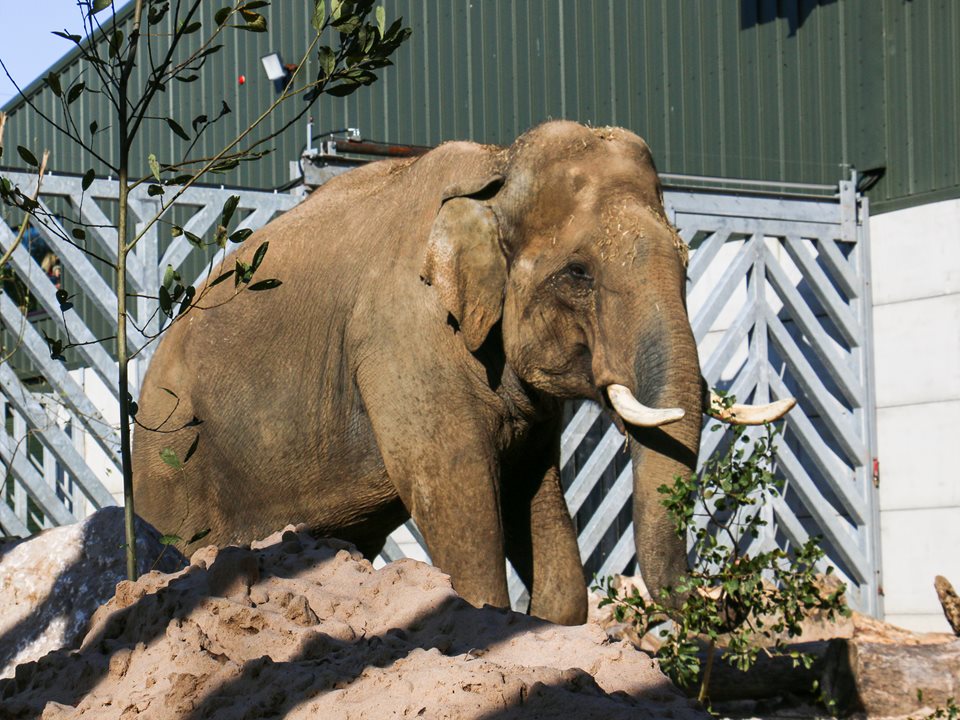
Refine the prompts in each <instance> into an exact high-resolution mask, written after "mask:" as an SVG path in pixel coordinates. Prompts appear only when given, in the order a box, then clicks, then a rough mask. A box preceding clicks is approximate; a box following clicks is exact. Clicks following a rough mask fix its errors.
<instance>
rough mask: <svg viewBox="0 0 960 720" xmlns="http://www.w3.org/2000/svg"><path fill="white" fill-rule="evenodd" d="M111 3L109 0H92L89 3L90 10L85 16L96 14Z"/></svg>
mask: <svg viewBox="0 0 960 720" xmlns="http://www.w3.org/2000/svg"><path fill="white" fill-rule="evenodd" d="M112 4H113V3H112V2H111V0H93V2H92V3H90V10H89V11H88V12H87V16H88V17H89V16H90V15H96V14H97V13H98V12H100V11H101V10H106V9H107V8H108V7H110V6H111V5H112Z"/></svg>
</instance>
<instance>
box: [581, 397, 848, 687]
mask: <svg viewBox="0 0 960 720" xmlns="http://www.w3.org/2000/svg"><path fill="white" fill-rule="evenodd" d="M724 401H725V402H726V403H727V406H728V407H730V406H732V404H733V398H732V397H730V398H725V400H724ZM723 427H724V426H722V425H719V424H718V425H716V426H715V427H713V428H712V429H713V430H714V431H717V430H720V429H722V428H723ZM777 435H778V431H777V430H776V429H775V428H774V427H773V426H772V425H770V424H767V425H765V426H764V428H763V433H762V434H761V435H760V436H759V437H757V439H756V440H755V441H753V442H752V444H751V440H750V437H749V435H748V434H747V431H746V428H745V427H744V426H742V425H738V426H734V427H733V430H732V440H731V442H730V444H729V446H728V447H727V449H726V451H725V452H723V453H720V454H718V455H716V456H714V457H712V458H710V459H709V460H708V461H707V462H706V463H705V465H704V467H703V471H702V474H701V477H700V479H698V478H697V477H696V476H695V475H694V476H691V477H688V478H683V477H677V478H675V479H674V482H673V485H672V486H671V485H662V486H661V487H660V488H659V492H660V493H662V495H663V499H662V501H661V502H662V503H663V505H664V506H665V507H666V508H667V511H668V513H669V514H670V517H671V519H672V521H673V523H674V527H675V530H676V532H677V534H678V535H679V536H680V537H683V538H689V539H692V545H693V552H692V557H693V558H694V561H693V563H692V566H691V567H690V568H689V571H688V573H687V574H686V575H685V576H684V577H683V578H682V579H681V580H680V581H679V582H678V583H677V585H676V586H674V587H666V588H664V589H663V590H662V591H661V592H660V594H659V597H656V598H653V599H652V600H651V599H646V598H644V597H643V596H642V595H641V594H640V592H639V591H638V590H637V589H636V588H635V589H634V590H633V591H632V592H631V593H629V594H625V595H621V594H620V593H619V591H618V590H616V589H615V588H614V587H613V586H612V583H610V582H609V579H607V580H606V581H601V582H600V583H599V584H598V588H599V589H600V591H601V592H602V593H603V595H604V597H603V599H602V600H601V602H600V606H601V607H603V606H607V605H612V606H613V610H614V615H615V617H616V619H617V620H618V621H619V622H629V623H632V624H633V625H634V626H635V627H636V629H637V631H638V633H639V634H640V636H643V635H645V634H647V633H648V632H650V631H651V630H655V631H656V634H657V635H658V636H659V639H660V640H661V641H662V645H661V647H660V648H659V650H658V651H657V653H656V657H657V658H658V659H659V661H660V665H661V667H662V668H663V670H664V672H666V673H667V675H669V676H670V677H671V679H673V681H674V682H676V683H677V684H678V685H681V686H689V685H691V684H692V683H693V682H695V681H696V679H697V678H698V676H699V675H700V671H701V663H702V662H703V661H702V656H701V651H702V650H703V648H704V646H706V653H705V658H706V659H705V666H704V668H703V679H702V681H701V686H700V692H699V697H700V699H701V700H705V699H706V698H707V697H708V694H709V693H708V690H709V683H710V670H711V668H712V663H713V656H714V650H715V648H716V647H717V645H718V644H721V645H723V646H724V653H723V660H724V661H725V662H728V663H730V664H732V665H733V666H735V667H737V668H738V669H740V670H742V671H746V670H748V669H749V668H750V667H751V666H752V665H753V664H754V662H755V661H756V659H757V656H758V654H759V653H760V652H761V651H764V652H767V653H770V654H779V655H787V656H789V657H791V658H792V659H793V662H794V665H795V666H798V665H800V664H803V665H804V666H805V667H809V666H810V664H811V663H812V662H813V658H812V657H810V656H807V655H804V654H802V653H799V652H796V651H795V650H790V649H789V648H787V646H786V644H785V641H784V639H785V638H793V637H797V636H798V635H799V634H800V632H801V622H802V621H803V619H804V618H806V617H807V616H809V615H810V614H811V613H813V612H820V613H821V614H822V615H823V616H824V617H826V618H827V619H830V620H833V619H835V618H836V616H837V615H838V614H839V615H845V616H847V615H849V614H850V611H849V609H848V608H847V606H846V604H845V602H844V599H843V593H844V590H845V587H844V586H843V584H842V583H838V584H837V585H836V586H835V587H834V588H833V589H827V588H826V587H825V586H824V585H825V584H824V582H823V579H822V577H818V567H822V563H821V561H822V560H823V557H824V553H823V550H821V549H820V547H819V538H810V539H809V540H807V542H806V543H804V544H803V545H801V546H799V547H794V548H791V549H789V550H783V549H781V548H779V547H774V549H772V550H766V551H763V552H759V553H756V554H752V555H751V554H750V553H749V552H748V548H749V546H750V543H751V542H752V541H753V540H755V539H757V538H758V537H759V536H760V533H761V530H762V528H764V527H765V526H766V525H767V520H766V519H764V512H763V510H764V507H765V505H766V504H768V503H769V502H770V501H771V500H773V499H774V498H776V497H778V496H779V495H780V494H781V493H782V491H783V484H784V483H783V480H782V479H781V478H779V477H778V476H777V475H776V474H775V472H774V468H775V443H776V439H777ZM832 572H833V568H832V567H829V566H828V567H826V569H825V573H826V574H828V575H829V574H830V573H832ZM658 626H659V627H658Z"/></svg>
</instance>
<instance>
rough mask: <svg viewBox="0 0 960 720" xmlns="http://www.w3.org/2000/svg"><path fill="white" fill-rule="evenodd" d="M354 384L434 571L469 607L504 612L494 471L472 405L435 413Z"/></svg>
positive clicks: (401, 396)
mask: <svg viewBox="0 0 960 720" xmlns="http://www.w3.org/2000/svg"><path fill="white" fill-rule="evenodd" d="M389 390H390V392H387V390H383V391H381V390H380V389H379V383H375V382H373V381H370V382H368V383H367V384H366V385H364V384H363V383H361V392H362V395H363V400H364V404H365V406H366V408H367V412H368V414H369V417H370V421H371V424H372V425H373V430H374V434H375V435H376V440H377V446H378V448H379V450H380V453H381V455H382V457H383V462H384V465H385V466H386V469H387V474H388V475H389V477H390V481H391V482H392V483H393V485H394V486H395V487H396V489H397V492H398V494H399V495H400V498H401V500H402V501H403V503H404V505H405V506H406V508H407V510H408V511H409V513H410V516H411V517H412V518H413V520H414V522H416V524H417V526H418V527H419V529H420V532H421V533H422V534H423V537H424V539H425V540H426V542H427V549H428V551H429V552H430V556H431V558H432V559H433V562H434V564H435V565H436V566H437V567H439V568H440V569H441V570H443V571H444V572H445V573H447V574H448V575H450V577H451V579H452V581H453V586H454V588H455V589H456V591H457V592H458V593H459V594H460V595H461V596H462V597H464V598H465V599H466V600H467V601H469V602H470V603H472V604H473V605H476V606H480V605H483V604H485V603H488V604H491V605H497V606H500V607H507V606H509V604H510V599H509V595H508V593H507V577H506V568H505V560H506V555H505V551H504V539H503V523H502V521H501V517H500V498H499V490H498V488H499V484H500V467H499V458H498V453H497V452H496V450H494V448H493V446H492V443H493V440H492V438H491V432H490V430H489V429H488V428H489V426H490V423H489V422H486V421H485V419H484V418H482V417H478V416H477V413H478V409H477V403H472V404H471V403H466V402H464V403H459V404H458V403H449V402H448V404H447V405H446V406H441V405H440V404H439V403H436V404H431V403H429V402H428V401H426V400H425V398H424V396H425V395H427V394H428V393H427V392H426V391H424V392H423V393H422V394H420V395H419V397H417V396H415V395H414V393H409V394H408V387H404V388H400V389H395V388H390V389H389Z"/></svg>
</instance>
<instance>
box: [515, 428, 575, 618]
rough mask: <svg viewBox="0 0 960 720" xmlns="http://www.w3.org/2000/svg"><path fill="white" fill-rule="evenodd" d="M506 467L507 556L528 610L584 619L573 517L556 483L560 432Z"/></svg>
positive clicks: (549, 616)
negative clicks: (527, 594) (522, 588)
mask: <svg viewBox="0 0 960 720" xmlns="http://www.w3.org/2000/svg"><path fill="white" fill-rule="evenodd" d="M525 450H526V451H525V452H523V453H522V454H520V456H519V457H518V458H517V459H516V460H515V461H514V462H512V463H510V464H509V465H507V467H505V468H504V478H503V493H502V494H503V498H502V506H503V518H504V527H505V536H506V541H507V547H506V550H507V556H508V557H509V558H510V562H511V563H512V564H513V566H514V568H515V569H516V570H517V572H518V573H519V574H520V577H521V579H522V580H523V581H524V584H525V585H526V586H527V589H528V590H529V591H530V614H531V615H536V616H537V617H541V618H544V619H546V620H550V621H552V622H556V623H561V624H563V625H577V624H580V623H583V622H586V619H587V585H586V581H585V579H584V574H583V565H582V563H581V560H580V549H579V547H578V545H577V534H576V530H575V529H574V526H573V520H572V519H571V518H570V513H569V511H568V510H567V503H566V501H565V500H564V497H563V488H562V486H561V484H560V468H559V460H560V457H559V456H560V451H559V446H558V436H555V435H554V433H547V436H546V437H545V438H544V440H543V443H541V444H540V445H539V446H536V445H535V446H534V447H531V448H526V449H525Z"/></svg>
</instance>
